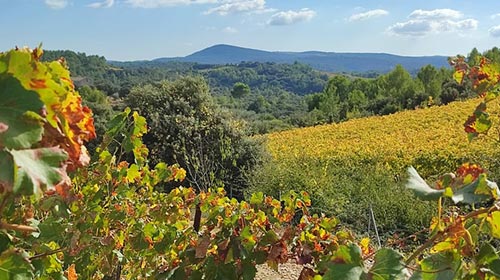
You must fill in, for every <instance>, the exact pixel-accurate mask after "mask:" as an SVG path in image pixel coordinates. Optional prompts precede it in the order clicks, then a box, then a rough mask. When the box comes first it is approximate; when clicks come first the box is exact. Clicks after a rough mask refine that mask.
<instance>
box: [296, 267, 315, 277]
mask: <svg viewBox="0 0 500 280" xmlns="http://www.w3.org/2000/svg"><path fill="white" fill-rule="evenodd" d="M314 276H316V272H314V270H312V269H310V268H308V267H304V268H302V271H301V272H300V275H299V280H312V279H314Z"/></svg>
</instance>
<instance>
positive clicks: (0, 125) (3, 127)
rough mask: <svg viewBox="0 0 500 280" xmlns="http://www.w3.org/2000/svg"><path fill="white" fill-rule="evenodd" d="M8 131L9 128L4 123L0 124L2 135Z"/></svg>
mask: <svg viewBox="0 0 500 280" xmlns="http://www.w3.org/2000/svg"><path fill="white" fill-rule="evenodd" d="M7 129H9V126H8V125H7V124H5V123H3V122H0V133H4V132H5V131H7Z"/></svg>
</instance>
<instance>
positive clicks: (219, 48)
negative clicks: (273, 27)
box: [154, 45, 448, 73]
mask: <svg viewBox="0 0 500 280" xmlns="http://www.w3.org/2000/svg"><path fill="white" fill-rule="evenodd" d="M154 61H156V62H166V61H181V62H195V63H200V64H236V63H240V62H277V63H294V62H300V63H304V64H307V65H309V66H311V67H313V68H315V69H317V70H321V71H327V72H348V73H352V72H358V73H364V72H370V71H375V72H381V73H386V72H389V71H391V70H392V69H393V68H394V67H395V66H396V65H397V64H401V65H402V66H403V67H404V68H405V69H406V70H407V71H409V72H410V73H416V72H417V71H418V70H419V69H420V68H421V67H423V66H425V65H428V64H431V65H433V66H435V67H438V68H440V67H448V62H447V57H446V56H399V55H392V54H386V53H336V52H319V51H307V52H269V51H263V50H256V49H249V48H242V47H236V46H231V45H215V46H212V47H209V48H206V49H203V50H201V51H198V52H195V53H193V54H190V55H188V56H185V57H172V58H158V59H155V60H154Z"/></svg>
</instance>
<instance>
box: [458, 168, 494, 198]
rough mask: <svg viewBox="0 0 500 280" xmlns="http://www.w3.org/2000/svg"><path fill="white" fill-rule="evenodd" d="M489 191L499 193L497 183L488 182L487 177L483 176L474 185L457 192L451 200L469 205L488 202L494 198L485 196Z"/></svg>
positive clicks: (488, 195) (489, 195)
mask: <svg viewBox="0 0 500 280" xmlns="http://www.w3.org/2000/svg"><path fill="white" fill-rule="evenodd" d="M488 189H490V190H491V191H492V192H493V191H494V192H498V187H497V185H496V183H494V182H491V181H488V180H486V176H485V175H483V174H481V175H480V176H479V177H478V178H477V179H476V180H475V181H473V182H472V183H470V184H468V185H466V186H464V187H461V188H459V189H457V190H455V191H454V193H453V196H452V197H451V199H452V200H453V202H455V203H459V202H461V203H467V204H474V203H478V202H483V201H487V200H489V199H491V198H493V197H492V195H491V194H485V193H488V191H487V190H488Z"/></svg>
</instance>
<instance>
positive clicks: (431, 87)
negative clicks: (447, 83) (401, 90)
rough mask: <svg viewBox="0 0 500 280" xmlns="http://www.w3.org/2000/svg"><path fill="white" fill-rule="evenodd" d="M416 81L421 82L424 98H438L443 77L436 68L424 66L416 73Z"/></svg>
mask: <svg viewBox="0 0 500 280" xmlns="http://www.w3.org/2000/svg"><path fill="white" fill-rule="evenodd" d="M417 79H418V80H419V81H420V82H422V85H423V87H424V92H425V96H426V97H429V96H432V97H433V98H438V97H439V95H440V94H441V84H442V83H443V77H442V76H441V75H440V72H439V71H438V69H436V67H434V66H432V65H430V64H429V65H426V66H424V67H422V68H421V69H420V71H419V72H418V73H417Z"/></svg>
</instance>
